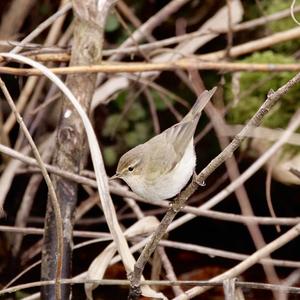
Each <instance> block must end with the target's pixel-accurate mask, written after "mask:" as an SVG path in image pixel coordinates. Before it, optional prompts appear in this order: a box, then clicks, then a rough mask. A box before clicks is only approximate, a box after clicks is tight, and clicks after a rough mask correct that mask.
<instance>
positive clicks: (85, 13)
mask: <svg viewBox="0 0 300 300" xmlns="http://www.w3.org/2000/svg"><path fill="white" fill-rule="evenodd" d="M96 2H97V1H95V0H90V1H86V2H85V4H84V7H82V3H81V1H79V0H73V9H74V12H75V23H76V24H75V26H74V42H73V45H74V46H73V51H72V54H71V60H70V65H71V66H82V65H93V64H99V63H100V62H101V59H102V46H103V30H104V25H105V21H106V16H107V14H108V12H109V9H110V7H111V6H112V4H113V3H114V1H113V0H108V1H104V2H102V6H101V8H100V7H99V6H100V5H99V4H97V3H96ZM96 8H97V10H96ZM96 76H97V75H96V74H91V73H87V74H73V75H69V76H68V77H67V79H66V84H67V86H68V87H69V89H70V90H71V91H72V92H73V94H74V96H75V97H76V98H77V100H78V102H79V103H80V104H81V105H82V107H83V108H84V109H85V110H86V111H88V109H89V106H90V102H91V99H92V96H93V93H94V89H95V82H96ZM62 101H63V108H62V112H61V119H60V124H59V127H58V132H57V139H56V151H55V153H54V164H55V165H56V166H57V167H59V168H61V169H63V170H66V171H71V172H74V173H79V171H80V169H81V167H82V165H83V164H84V160H83V159H82V158H83V157H85V154H86V149H85V146H84V145H85V144H86V143H85V131H84V127H83V125H82V122H81V120H80V118H79V116H78V114H77V112H76V111H75V109H74V108H73V106H71V105H70V104H69V103H68V101H66V100H64V99H62ZM53 183H54V185H55V189H56V192H57V196H58V199H59V203H60V208H61V214H62V218H63V224H64V228H63V229H64V253H63V265H62V269H63V273H62V277H63V278H68V277H70V276H71V262H72V244H73V243H72V231H73V218H74V211H75V207H76V202H77V184H76V183H74V182H72V181H69V180H66V179H63V178H61V177H58V176H53ZM52 220H53V211H52V209H51V206H50V205H49V204H48V206H47V212H46V219H45V235H44V245H43V256H42V274H41V277H42V280H49V279H52V278H53V276H54V270H55V266H56V259H55V258H56V253H55V249H56V246H55V235H56V233H55V224H53V221H52ZM41 291H42V298H43V299H54V297H55V294H54V290H53V286H44V287H43V288H42V290H41ZM70 295H71V290H70V286H69V285H63V286H62V299H69V298H70Z"/></svg>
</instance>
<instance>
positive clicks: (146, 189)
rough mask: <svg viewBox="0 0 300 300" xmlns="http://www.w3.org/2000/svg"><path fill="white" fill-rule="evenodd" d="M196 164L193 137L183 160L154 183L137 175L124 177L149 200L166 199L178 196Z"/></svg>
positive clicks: (131, 186)
mask: <svg viewBox="0 0 300 300" xmlns="http://www.w3.org/2000/svg"><path fill="white" fill-rule="evenodd" d="M195 166H196V155H195V150H194V142H193V139H192V140H191V142H190V143H189V145H188V147H187V149H186V151H185V153H184V155H183V157H182V160H181V161H180V162H179V163H178V164H177V165H176V167H175V168H174V169H173V171H172V173H171V174H166V175H162V176H160V177H158V178H157V180H155V181H153V182H152V184H149V183H147V184H146V183H145V182H144V181H143V180H141V179H139V178H138V177H136V176H132V177H131V178H124V180H125V181H126V183H127V184H128V185H129V186H130V188H131V189H132V190H133V191H134V192H135V193H136V194H137V195H139V196H141V197H142V198H145V199H147V200H164V199H169V198H172V197H174V196H176V195H177V194H178V193H179V192H180V191H181V190H182V189H183V188H184V187H185V185H186V184H187V183H188V181H189V179H190V178H191V176H192V175H193V172H194V169H195Z"/></svg>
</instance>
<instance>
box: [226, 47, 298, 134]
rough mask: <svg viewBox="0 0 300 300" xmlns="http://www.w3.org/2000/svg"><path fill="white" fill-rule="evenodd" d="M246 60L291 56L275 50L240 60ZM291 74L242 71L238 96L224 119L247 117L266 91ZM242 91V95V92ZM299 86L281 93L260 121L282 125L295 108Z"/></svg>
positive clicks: (286, 59) (282, 60)
mask: <svg viewBox="0 0 300 300" xmlns="http://www.w3.org/2000/svg"><path fill="white" fill-rule="evenodd" d="M243 61H244V62H248V63H251V62H253V63H270V64H272V63H292V62H294V60H293V58H291V57H286V56H283V55H281V54H276V53H274V52H273V51H266V52H262V53H255V54H253V55H251V56H250V57H248V58H246V59H244V60H243ZM293 75H294V74H293V73H291V72H278V73H263V72H243V73H242V74H241V78H240V85H241V86H240V89H241V91H242V92H241V93H242V94H241V100H240V102H239V103H238V104H237V105H236V106H235V107H234V108H233V109H231V110H230V112H229V114H228V121H229V122H230V123H234V124H241V123H245V122H246V121H248V120H249V119H250V118H251V117H252V116H253V114H254V113H255V112H256V111H257V109H258V108H259V106H260V105H261V104H262V103H263V101H264V100H265V98H266V96H267V94H268V92H269V91H270V90H271V89H273V90H276V89H278V88H279V87H280V86H282V85H283V84H285V83H286V82H287V81H288V80H289V79H291V78H292V76H293ZM230 88H231V87H230V84H227V85H226V93H225V95H226V99H232V94H231V90H230ZM243 94H244V96H243ZM298 95H299V87H296V88H294V89H292V90H290V91H289V93H287V94H286V95H284V96H283V97H282V98H281V99H280V102H279V103H278V104H277V105H276V106H275V107H274V109H272V111H271V112H270V113H269V114H268V116H267V117H266V119H265V120H264V122H263V125H264V126H267V127H270V128H278V127H279V128H280V127H281V128H284V127H285V126H286V125H287V124H288V122H289V120H290V118H291V117H292V115H293V114H294V112H295V110H296V109H297V108H299V106H300V105H299V103H300V102H299V101H298Z"/></svg>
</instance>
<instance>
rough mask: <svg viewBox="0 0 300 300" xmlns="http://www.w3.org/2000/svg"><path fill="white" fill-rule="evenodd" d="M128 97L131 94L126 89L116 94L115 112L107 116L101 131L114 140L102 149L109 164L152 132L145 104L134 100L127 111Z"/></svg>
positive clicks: (113, 163) (146, 138)
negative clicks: (110, 144)
mask: <svg viewBox="0 0 300 300" xmlns="http://www.w3.org/2000/svg"><path fill="white" fill-rule="evenodd" d="M129 97H132V95H131V94H130V93H128V92H127V91H125V92H121V93H119V94H118V96H117V97H116V100H115V101H114V102H113V106H114V107H115V111H116V112H115V113H114V114H111V115H110V116H108V117H107V119H106V122H105V125H104V128H103V131H102V134H103V136H104V137H106V138H109V139H114V142H115V144H114V145H113V146H106V147H105V149H104V151H103V153H104V160H105V162H106V164H107V165H109V166H113V165H115V164H116V163H117V160H118V158H119V157H120V156H121V155H122V154H123V153H124V152H126V151H127V150H129V149H130V148H132V147H135V146H136V145H138V144H141V143H143V142H145V141H146V140H148V139H149V138H150V137H151V134H152V131H151V128H152V126H151V122H150V121H149V119H150V118H149V115H148V113H147V106H146V107H143V105H142V104H141V102H138V100H135V102H133V103H132V104H131V106H130V107H129V110H128V111H127V107H126V105H127V104H128V98H129ZM125 104H126V105H125ZM124 111H125V112H124Z"/></svg>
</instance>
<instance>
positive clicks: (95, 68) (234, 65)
mask: <svg viewBox="0 0 300 300" xmlns="http://www.w3.org/2000/svg"><path fill="white" fill-rule="evenodd" d="M299 36H300V31H299ZM263 48H264V47H263ZM232 49H234V48H232ZM249 50H250V49H249ZM252 50H253V49H251V51H252ZM253 51H254V50H253ZM218 55H219V54H218ZM191 68H194V69H198V70H217V71H224V72H241V71H244V72H286V71H290V72H297V71H299V70H300V64H298V63H293V64H263V63H241V62H222V61H221V62H210V61H204V60H202V57H201V56H199V57H197V56H194V57H193V58H184V59H179V60H176V61H173V62H171V63H170V62H162V63H138V62H129V63H126V62H120V63H113V64H110V63H107V62H103V63H102V64H101V65H92V66H71V67H59V68H49V70H50V71H51V72H53V73H54V74H56V75H68V74H86V73H107V74H117V73H124V72H126V73H137V72H138V73H142V72H153V71H173V70H178V69H183V70H186V69H191ZM0 73H3V74H11V75H18V76H42V75H43V74H42V73H41V71H39V70H36V69H29V68H27V69H25V68H13V67H2V66H0Z"/></svg>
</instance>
